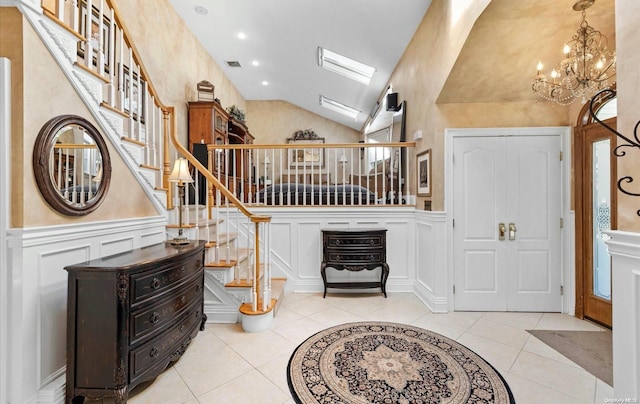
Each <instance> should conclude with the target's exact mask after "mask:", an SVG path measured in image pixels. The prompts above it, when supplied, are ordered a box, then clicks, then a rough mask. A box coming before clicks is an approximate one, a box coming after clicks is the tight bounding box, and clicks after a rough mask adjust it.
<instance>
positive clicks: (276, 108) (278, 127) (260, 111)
mask: <svg viewBox="0 0 640 404" xmlns="http://www.w3.org/2000/svg"><path fill="white" fill-rule="evenodd" d="M247 126H249V128H250V130H251V134H252V135H253V136H255V141H254V143H255V144H276V145H277V144H285V143H287V138H289V137H291V136H293V134H294V132H296V131H298V130H305V129H312V130H313V131H315V132H316V134H317V135H318V136H319V137H322V138H324V139H325V143H357V142H358V140H360V139H361V138H362V135H361V134H360V133H359V132H358V131H356V130H353V129H351V128H348V127H346V126H343V125H341V124H339V123H336V122H334V121H331V120H329V119H326V118H324V117H321V116H319V115H316V114H314V113H313V112H310V111H308V110H306V109H303V108H300V107H297V106H295V105H293V104H291V103H289V102H286V101H247ZM338 150H339V149H326V150H325V154H324V155H325V160H324V167H323V168H322V170H321V171H322V172H323V173H326V172H329V173H330V176H331V177H330V179H331V181H332V182H335V181H338V182H340V181H341V173H340V170H339V166H338V165H337V164H336V156H338V154H337V153H341V151H338ZM285 158H286V157H284V156H283V157H282V158H281V159H277V158H276V160H279V161H283V163H276V164H273V165H272V167H271V168H272V169H273V172H272V173H271V174H270V175H271V176H273V177H274V178H276V179H278V178H280V174H281V171H282V172H286V171H287V169H286V163H285V162H284V161H285ZM283 167H284V168H283ZM336 171H338V172H336ZM345 178H348V174H345Z"/></svg>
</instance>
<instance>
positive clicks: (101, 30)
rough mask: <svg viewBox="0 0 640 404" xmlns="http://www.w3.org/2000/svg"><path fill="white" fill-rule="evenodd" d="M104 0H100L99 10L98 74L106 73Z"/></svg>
mask: <svg viewBox="0 0 640 404" xmlns="http://www.w3.org/2000/svg"><path fill="white" fill-rule="evenodd" d="M104 40H105V38H104V0H100V9H99V10H98V58H97V59H98V60H97V63H98V66H97V67H98V74H99V75H100V76H102V75H104Z"/></svg>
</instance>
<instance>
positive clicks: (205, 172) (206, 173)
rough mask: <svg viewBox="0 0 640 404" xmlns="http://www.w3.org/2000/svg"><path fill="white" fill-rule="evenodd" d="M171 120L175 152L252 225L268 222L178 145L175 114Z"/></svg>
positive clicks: (267, 219)
mask: <svg viewBox="0 0 640 404" xmlns="http://www.w3.org/2000/svg"><path fill="white" fill-rule="evenodd" d="M171 120H172V125H171V127H172V130H171V142H172V143H173V145H174V146H175V148H176V150H177V151H178V152H179V153H180V154H181V155H183V156H184V157H185V158H186V159H187V160H189V162H190V163H191V164H192V165H193V166H194V167H195V168H196V169H197V170H198V171H199V172H200V174H201V175H202V176H204V177H205V178H206V179H207V180H209V181H210V182H211V183H213V185H214V186H215V188H216V189H218V190H219V191H220V193H221V194H222V195H224V196H225V197H226V198H227V199H228V200H229V201H231V202H232V203H233V204H234V205H235V206H236V207H237V208H238V209H239V210H240V212H242V213H243V214H244V215H245V216H247V217H249V219H250V220H251V221H252V222H253V223H263V222H270V221H271V216H266V215H256V214H254V213H251V212H250V211H249V209H247V207H246V206H245V205H244V203H242V202H241V201H240V200H239V199H238V198H236V196H235V195H234V194H233V193H232V192H231V191H229V190H228V189H227V187H225V186H224V185H223V184H222V183H221V182H220V180H218V179H217V178H216V177H215V176H214V175H213V174H212V173H211V172H210V171H209V170H208V169H207V168H206V167H205V166H203V165H202V164H201V163H200V162H199V161H198V159H196V158H195V157H194V156H193V154H191V153H189V151H188V150H187V149H186V148H185V147H184V146H183V145H182V144H180V141H179V140H178V138H177V136H176V133H177V122H176V118H175V114H172V115H171Z"/></svg>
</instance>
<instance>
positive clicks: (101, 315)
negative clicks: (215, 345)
mask: <svg viewBox="0 0 640 404" xmlns="http://www.w3.org/2000/svg"><path fill="white" fill-rule="evenodd" d="M203 260H204V242H191V243H189V244H186V245H183V246H173V245H171V244H170V243H169V242H166V243H161V244H155V245H152V246H149V247H144V248H140V249H135V250H133V251H130V252H126V253H122V254H116V255H112V256H109V257H105V258H100V259H96V260H93V261H89V262H85V263H82V264H77V265H71V266H67V267H66V268H65V269H66V270H67V271H68V275H69V276H68V280H69V289H68V297H67V299H68V300H67V385H66V402H67V403H70V402H74V403H78V402H80V403H81V402H83V401H84V398H85V397H89V398H95V399H99V398H103V397H108V396H114V397H115V402H116V403H124V402H126V401H127V397H128V394H129V391H130V390H131V389H132V388H133V387H134V386H136V385H138V384H140V383H141V382H144V381H147V380H151V379H154V378H155V377H157V376H158V375H159V374H160V373H162V371H163V370H164V369H165V368H166V367H167V365H168V364H169V363H170V362H172V361H175V360H177V359H178V358H180V356H181V355H182V354H183V353H184V352H185V349H186V348H187V346H188V345H189V343H190V342H191V339H192V338H194V337H195V336H196V334H197V333H198V330H199V329H203V327H204V323H205V321H206V316H205V315H204V313H203V301H204V300H203V287H204V267H203V262H204V261H203Z"/></svg>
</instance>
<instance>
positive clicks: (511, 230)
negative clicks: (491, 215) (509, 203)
mask: <svg viewBox="0 0 640 404" xmlns="http://www.w3.org/2000/svg"><path fill="white" fill-rule="evenodd" d="M516 231H518V230H517V229H516V224H515V223H509V240H515V239H516Z"/></svg>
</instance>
